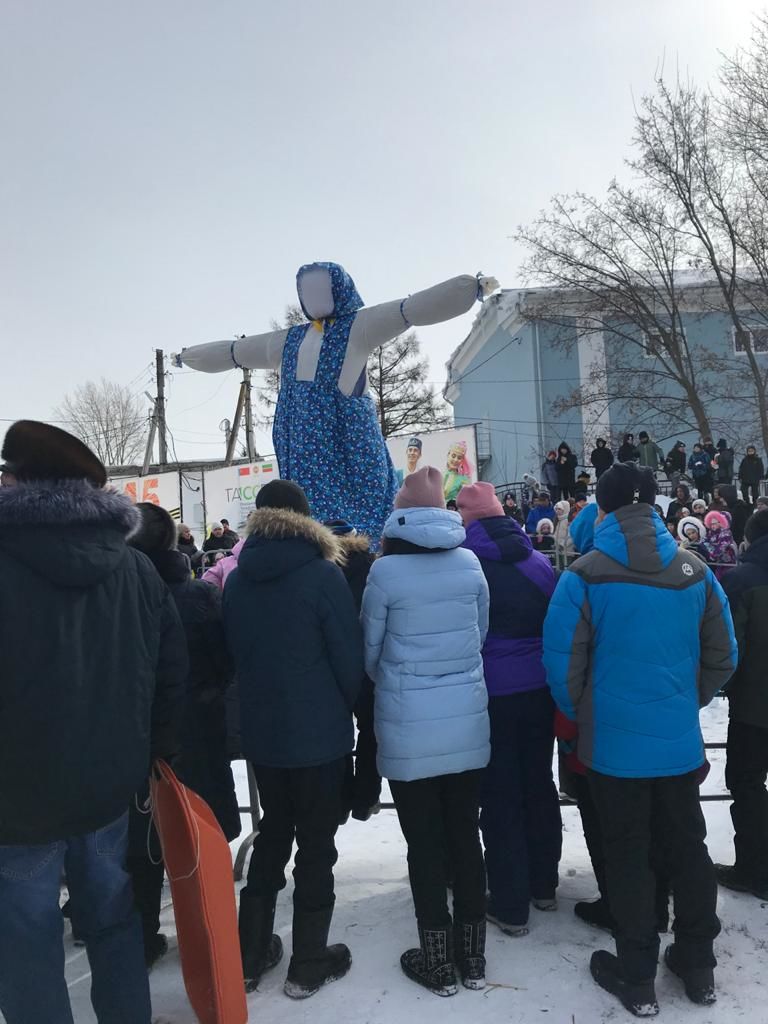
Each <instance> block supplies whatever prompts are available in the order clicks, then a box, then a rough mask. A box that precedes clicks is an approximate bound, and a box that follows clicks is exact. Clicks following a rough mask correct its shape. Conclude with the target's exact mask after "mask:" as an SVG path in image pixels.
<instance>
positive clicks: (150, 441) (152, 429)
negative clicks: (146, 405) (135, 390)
mask: <svg viewBox="0 0 768 1024" xmlns="http://www.w3.org/2000/svg"><path fill="white" fill-rule="evenodd" d="M144 394H145V395H147V398H148V399H149V400H150V402H151V403H152V416H151V418H150V421H149V435H148V436H147V447H146V449H145V451H144V463H143V465H142V467H141V475H142V476H146V475H147V473H148V472H149V467H150V464H151V462H152V449H153V448H154V446H155V433H156V431H157V399H156V398H153V397H152V395H149V394H147V392H146V391H145V392H144Z"/></svg>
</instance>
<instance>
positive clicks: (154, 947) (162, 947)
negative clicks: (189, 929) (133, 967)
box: [144, 932, 168, 971]
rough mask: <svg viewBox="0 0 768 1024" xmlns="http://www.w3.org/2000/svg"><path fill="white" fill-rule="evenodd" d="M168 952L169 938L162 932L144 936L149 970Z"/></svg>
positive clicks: (145, 957)
mask: <svg viewBox="0 0 768 1024" xmlns="http://www.w3.org/2000/svg"><path fill="white" fill-rule="evenodd" d="M167 952H168V939H167V938H166V937H165V935H163V933H162V932H156V933H155V934H154V935H145V936H144V963H145V964H146V965H147V970H148V971H151V970H152V968H153V967H154V966H155V964H156V963H157V962H158V960H162V958H163V957H164V956H165V954H166V953H167Z"/></svg>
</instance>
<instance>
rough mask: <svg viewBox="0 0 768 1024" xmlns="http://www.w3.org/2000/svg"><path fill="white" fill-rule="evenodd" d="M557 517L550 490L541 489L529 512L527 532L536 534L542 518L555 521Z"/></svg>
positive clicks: (526, 524)
mask: <svg viewBox="0 0 768 1024" xmlns="http://www.w3.org/2000/svg"><path fill="white" fill-rule="evenodd" d="M555 517H556V512H555V509H554V506H553V505H552V499H551V498H550V496H549V491H539V495H538V497H537V498H536V504H535V505H534V506H533V508H532V509H531V511H530V512H529V513H528V518H527V520H526V522H525V529H526V532H527V533H530V534H533V535H535V534H536V528H537V527H538V525H539V523H540V522H541V520H542V519H549V520H551V521H552V522H554V521H555Z"/></svg>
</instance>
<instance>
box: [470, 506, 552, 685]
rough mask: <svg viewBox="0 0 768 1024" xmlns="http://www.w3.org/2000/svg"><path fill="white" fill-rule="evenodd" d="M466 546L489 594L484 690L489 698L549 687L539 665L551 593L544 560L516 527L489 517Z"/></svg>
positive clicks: (549, 574) (478, 525)
mask: <svg viewBox="0 0 768 1024" xmlns="http://www.w3.org/2000/svg"><path fill="white" fill-rule="evenodd" d="M464 546H465V547H466V548H469V550H470V551H473V552H474V553H475V554H476V555H477V557H478V558H479V559H480V565H481V566H482V569H483V573H484V574H485V579H486V581H487V583H488V590H489V592H490V601H491V604H490V619H489V626H488V635H487V637H486V639H485V644H484V645H483V666H484V670H485V685H486V686H487V687H488V694H489V695H490V696H491V697H503V696H506V695H508V694H512V693H525V692H526V691H528V690H539V689H542V688H543V687H545V686H546V685H547V680H546V676H545V673H544V666H543V664H542V662H541V654H542V640H541V637H542V632H543V628H544V616H545V615H546V614H547V608H548V606H549V599H550V598H551V597H552V594H553V593H554V590H555V572H554V569H553V568H552V564H551V562H550V561H549V559H548V558H545V557H544V556H543V555H541V554H539V552H537V551H534V550H533V546H532V544H531V541H530V539H529V538H528V537H527V536H526V535H525V534H524V533H523V531H522V530H521V529H520V527H519V526H518V525H517V523H515V522H510V521H509V520H508V519H506V518H505V519H502V518H500V517H493V518H491V519H479V520H477V521H476V522H474V523H471V524H470V525H469V527H468V528H467V539H466V541H465V542H464Z"/></svg>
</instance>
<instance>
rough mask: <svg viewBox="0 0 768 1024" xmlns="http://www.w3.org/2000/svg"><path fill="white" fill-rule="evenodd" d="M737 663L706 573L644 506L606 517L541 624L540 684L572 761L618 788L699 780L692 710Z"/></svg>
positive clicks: (717, 591)
mask: <svg viewBox="0 0 768 1024" xmlns="http://www.w3.org/2000/svg"><path fill="white" fill-rule="evenodd" d="M582 514H583V513H582ZM736 663H737V649H736V640H735V636H734V629H733V621H732V619H731V613H730V610H729V607H728V600H727V598H726V596H725V594H724V593H723V590H722V588H721V587H720V584H719V583H718V582H717V580H716V579H715V577H714V576H713V574H712V572H711V571H710V569H708V568H707V566H705V565H704V564H703V563H702V562H701V561H700V560H699V559H698V558H696V556H695V555H691V554H689V553H688V552H685V551H681V550H678V548H677V545H676V544H675V541H674V540H673V539H672V537H671V536H670V534H669V532H668V531H667V529H666V527H665V526H664V523H663V522H662V520H661V519H660V518H659V516H658V515H657V514H656V513H655V512H654V511H653V509H651V507H650V506H649V505H645V504H635V505H628V506H625V507H624V508H620V509H619V510H618V511H617V512H614V513H611V514H610V515H607V516H606V517H605V519H604V520H603V521H602V522H601V523H600V524H599V525H598V526H597V529H596V530H595V549H594V550H593V551H591V552H590V553H589V554H587V555H584V556H583V557H582V558H579V559H577V560H576V561H575V562H574V563H573V565H571V566H570V568H569V569H567V570H566V571H565V572H564V573H563V575H562V577H561V578H560V582H559V583H558V586H557V589H556V590H555V594H554V597H553V598H552V602H551V604H550V607H549V612H548V613H547V618H546V621H545V623H544V665H545V668H546V670H547V681H548V683H549V686H550V689H551V690H552V695H553V696H554V698H555V701H556V702H557V704H558V706H559V708H560V710H561V711H562V712H563V713H564V714H565V715H567V716H568V717H569V718H571V719H575V720H576V721H577V722H578V726H579V750H578V756H579V759H580V760H581V761H582V762H583V763H584V764H585V765H587V767H588V768H592V769H593V770H594V771H596V772H601V773H602V774H605V775H613V776H618V777H620V778H657V777H661V776H668V775H684V774H686V773H687V772H690V771H694V770H695V769H697V768H699V767H700V766H701V765H702V764H703V762H704V745H703V742H702V737H701V729H700V725H699V709H700V708H701V707H704V706H705V705H707V704H708V703H709V702H710V701H711V700H712V698H713V697H714V695H715V694H716V693H717V691H718V690H720V689H721V687H722V686H723V685H724V684H725V683H726V682H727V681H728V679H729V678H730V677H731V675H732V674H733V672H734V670H735V668H736Z"/></svg>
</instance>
